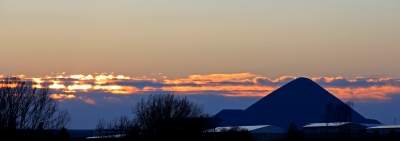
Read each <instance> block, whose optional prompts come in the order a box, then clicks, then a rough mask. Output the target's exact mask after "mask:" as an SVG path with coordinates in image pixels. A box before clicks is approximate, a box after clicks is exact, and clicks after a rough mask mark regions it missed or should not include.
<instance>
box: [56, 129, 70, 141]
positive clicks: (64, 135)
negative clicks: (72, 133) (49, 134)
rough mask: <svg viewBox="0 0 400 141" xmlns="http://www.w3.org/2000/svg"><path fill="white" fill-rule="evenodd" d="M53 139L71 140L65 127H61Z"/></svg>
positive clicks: (60, 140)
mask: <svg viewBox="0 0 400 141" xmlns="http://www.w3.org/2000/svg"><path fill="white" fill-rule="evenodd" d="M54 141H71V139H70V137H69V133H68V131H67V129H65V128H64V127H63V128H61V130H60V132H58V133H57V135H56V136H55V137H54Z"/></svg>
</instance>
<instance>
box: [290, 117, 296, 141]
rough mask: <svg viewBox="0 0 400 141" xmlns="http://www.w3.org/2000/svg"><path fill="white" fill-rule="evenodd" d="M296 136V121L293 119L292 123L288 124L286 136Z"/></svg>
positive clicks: (291, 137) (292, 137)
mask: <svg viewBox="0 0 400 141" xmlns="http://www.w3.org/2000/svg"><path fill="white" fill-rule="evenodd" d="M297 137H298V133H297V126H296V123H295V122H294V121H293V122H292V124H290V127H289V130H288V138H289V139H295V138H297Z"/></svg>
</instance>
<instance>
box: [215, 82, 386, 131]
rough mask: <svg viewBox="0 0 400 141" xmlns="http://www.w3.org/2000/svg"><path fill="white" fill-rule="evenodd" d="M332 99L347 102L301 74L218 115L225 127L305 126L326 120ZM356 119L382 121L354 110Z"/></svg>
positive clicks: (354, 118) (334, 102)
mask: <svg viewBox="0 0 400 141" xmlns="http://www.w3.org/2000/svg"><path fill="white" fill-rule="evenodd" d="M329 102H332V103H333V104H345V103H343V102H342V101H341V100H339V99H338V98H336V97H335V96H334V95H332V94H331V93H329V92H328V91H326V90H325V89H324V88H322V87H321V86H319V85H318V84H317V83H315V82H314V81H312V80H310V79H308V78H303V77H301V78H297V79H295V80H293V81H291V82H289V83H287V84H286V85H284V86H282V87H280V88H279V89H277V90H275V91H273V92H272V93H270V94H269V95H267V96H265V97H263V98H262V99H260V100H259V101H257V102H256V103H254V104H253V105H251V106H250V107H248V108H247V109H246V110H222V111H220V112H219V113H218V114H217V115H216V116H218V117H219V118H221V120H222V121H221V123H220V124H221V126H246V125H275V126H279V127H282V128H286V129H288V128H289V126H290V124H291V123H292V122H295V123H296V125H297V126H299V127H300V128H301V127H302V126H304V125H306V124H308V123H317V122H320V123H323V122H324V121H323V120H322V118H321V117H322V115H323V114H324V113H325V106H326V104H327V103H329ZM352 121H353V122H357V123H365V124H380V122H379V121H377V120H371V119H366V118H364V117H363V116H362V115H360V114H359V113H358V112H356V111H354V110H352Z"/></svg>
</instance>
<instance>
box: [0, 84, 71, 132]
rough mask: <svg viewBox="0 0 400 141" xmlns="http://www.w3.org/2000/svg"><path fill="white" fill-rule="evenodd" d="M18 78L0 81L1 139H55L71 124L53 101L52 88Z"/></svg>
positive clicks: (55, 101)
mask: <svg viewBox="0 0 400 141" xmlns="http://www.w3.org/2000/svg"><path fill="white" fill-rule="evenodd" d="M33 86H34V83H33V82H31V81H25V80H22V79H20V78H17V77H5V78H0V136H2V137H3V138H7V137H10V138H12V139H13V140H18V139H21V140H34V139H43V138H46V137H52V135H53V134H52V133H50V132H53V131H56V130H59V129H61V127H64V126H67V125H68V124H69V123H70V120H71V118H70V116H69V114H68V112H67V111H65V110H61V109H59V108H58V101H57V100H55V99H52V98H50V94H51V93H50V90H49V88H35V87H33Z"/></svg>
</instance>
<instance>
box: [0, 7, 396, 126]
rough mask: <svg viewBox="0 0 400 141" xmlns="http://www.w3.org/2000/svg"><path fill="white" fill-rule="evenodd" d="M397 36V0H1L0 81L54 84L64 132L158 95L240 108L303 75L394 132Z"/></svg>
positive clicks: (216, 108) (208, 108)
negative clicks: (17, 78) (15, 78)
mask: <svg viewBox="0 0 400 141" xmlns="http://www.w3.org/2000/svg"><path fill="white" fill-rule="evenodd" d="M399 39H400V1H398V0H384V1H373V0H351V1H349V0H325V1H317V0H314V1H312V0H304V1H294V0H289V1H262V0H253V1H237V0H219V1H211V0H201V1H200V0H193V1H178V0H169V1H137V0H113V1H109V0H85V1H82V0H68V1H66V0H63V1H51V0H37V1H28V0H25V1H23V0H0V52H1V57H2V59H0V66H3V67H1V69H0V75H1V74H2V75H4V76H10V75H21V74H23V75H24V77H26V78H40V81H43V82H42V83H46V84H49V85H52V86H54V87H57V86H58V85H55V84H60V85H59V87H60V88H54V92H57V93H54V94H56V95H53V96H54V98H58V100H60V101H61V104H60V105H61V107H63V108H66V109H68V110H69V112H70V113H71V115H72V118H73V122H72V124H71V127H70V128H91V127H94V126H95V122H96V121H97V120H93V119H98V118H102V117H104V118H107V119H110V118H111V117H112V116H115V117H116V116H119V115H120V114H123V113H126V115H128V116H132V113H131V107H132V105H134V103H135V102H136V101H138V100H140V99H141V98H143V97H146V96H147V95H148V94H151V93H155V92H175V93H177V94H181V95H185V96H188V98H190V99H191V100H193V101H196V102H199V103H202V104H203V105H204V108H205V110H206V111H207V112H209V113H212V114H215V113H217V112H218V111H219V110H221V109H224V108H237V109H245V108H247V107H248V106H250V105H251V104H252V103H254V102H255V101H257V100H258V99H260V98H262V96H265V95H267V94H268V93H270V92H271V91H273V90H274V89H276V88H278V87H280V86H282V85H283V84H285V83H287V82H288V81H290V80H292V79H293V78H297V77H301V76H305V77H308V78H312V79H313V80H314V81H316V82H317V83H318V84H320V85H322V86H323V87H324V88H326V89H327V90H328V91H329V92H331V93H332V94H334V95H335V96H337V97H339V98H341V99H342V100H348V99H356V100H357V101H356V104H355V109H356V110H358V111H359V112H360V113H361V114H362V115H364V116H366V117H370V118H376V119H378V120H380V121H381V122H384V123H386V124H389V123H393V119H394V118H396V117H397V118H398V119H400V113H399V112H398V110H397V111H395V108H398V107H399V106H400V104H397V103H400V97H399V96H398V94H400V90H399V87H400V86H399V78H400V73H399V72H400V65H398V62H397V61H398V60H399V53H400V40H399ZM72 75H73V77H72ZM89 75H90V76H92V77H93V79H90V77H89ZM101 75H104V76H106V79H101V80H102V81H103V82H107V83H102V82H98V83H96V82H97V79H96V78H97V77H98V78H101V77H100V76H101ZM110 75H112V76H111V77H108V76H110ZM119 75H120V76H121V77H118V76H119ZM36 80H37V79H36ZM36 80H35V81H36ZM89 84H90V85H89ZM106 84H107V87H96V85H101V86H103V85H106ZM74 85H79V86H75V87H74ZM62 86H64V87H62ZM68 86H71V87H68ZM84 88H86V89H84ZM71 94H73V95H71ZM68 95H70V96H69V97H68ZM111 101H113V102H111ZM216 101H218V102H216ZM396 106H397V107H396ZM116 109H118V110H116ZM368 109H375V110H368ZM88 111H91V112H88ZM88 113H90V114H91V115H90V116H88V115H87V114H88Z"/></svg>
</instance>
